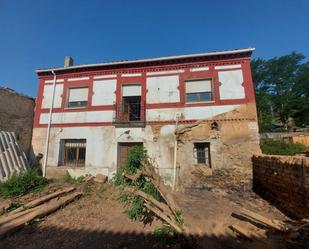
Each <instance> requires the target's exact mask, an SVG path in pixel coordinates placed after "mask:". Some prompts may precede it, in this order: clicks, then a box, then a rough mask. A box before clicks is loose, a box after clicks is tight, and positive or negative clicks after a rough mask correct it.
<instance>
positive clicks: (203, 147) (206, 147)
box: [194, 143, 210, 166]
mask: <svg viewBox="0 0 309 249" xmlns="http://www.w3.org/2000/svg"><path fill="white" fill-rule="evenodd" d="M194 154H195V158H196V163H197V164H207V165H209V166H210V143H195V144H194Z"/></svg>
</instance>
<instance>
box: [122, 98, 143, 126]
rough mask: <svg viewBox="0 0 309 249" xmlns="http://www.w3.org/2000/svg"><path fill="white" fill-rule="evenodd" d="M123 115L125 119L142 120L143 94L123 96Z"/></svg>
mask: <svg viewBox="0 0 309 249" xmlns="http://www.w3.org/2000/svg"><path fill="white" fill-rule="evenodd" d="M122 100H123V102H122V103H123V106H122V110H123V112H122V115H123V120H124V121H140V120H141V96H130V97H123V98H122Z"/></svg>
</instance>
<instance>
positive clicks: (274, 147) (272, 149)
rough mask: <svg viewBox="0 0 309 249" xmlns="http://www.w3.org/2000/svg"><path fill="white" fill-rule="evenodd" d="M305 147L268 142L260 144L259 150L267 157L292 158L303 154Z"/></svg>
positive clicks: (281, 142)
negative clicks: (286, 156) (283, 156)
mask: <svg viewBox="0 0 309 249" xmlns="http://www.w3.org/2000/svg"><path fill="white" fill-rule="evenodd" d="M306 149H308V148H306V146H305V145H303V144H288V143H285V142H283V141H276V140H268V141H265V142H263V143H261V150H262V152H263V153H264V154H269V155H289V156H293V155H295V154H299V153H302V152H304V151H305V150H306Z"/></svg>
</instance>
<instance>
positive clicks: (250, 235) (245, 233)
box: [229, 225, 258, 240]
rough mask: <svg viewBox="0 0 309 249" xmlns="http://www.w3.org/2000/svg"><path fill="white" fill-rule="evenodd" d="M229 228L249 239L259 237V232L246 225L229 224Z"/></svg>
mask: <svg viewBox="0 0 309 249" xmlns="http://www.w3.org/2000/svg"><path fill="white" fill-rule="evenodd" d="M229 228H230V229H231V230H232V231H234V232H236V233H237V234H238V235H240V236H241V237H244V238H246V239H248V240H253V238H254V237H255V238H256V237H258V235H257V234H255V233H254V232H252V231H249V230H247V229H246V228H245V227H241V226H238V225H231V226H229Z"/></svg>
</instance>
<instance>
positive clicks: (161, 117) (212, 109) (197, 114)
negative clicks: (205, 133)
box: [146, 105, 239, 121]
mask: <svg viewBox="0 0 309 249" xmlns="http://www.w3.org/2000/svg"><path fill="white" fill-rule="evenodd" d="M237 107H239V105H222V106H196V107H184V108H160V109H149V110H147V111H146V114H147V117H146V120H147V121H166V120H176V113H179V114H180V115H181V116H182V117H184V119H186V120H192V119H205V118H211V117H213V116H216V115H219V114H222V113H225V112H229V111H232V110H234V109H236V108H237Z"/></svg>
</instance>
